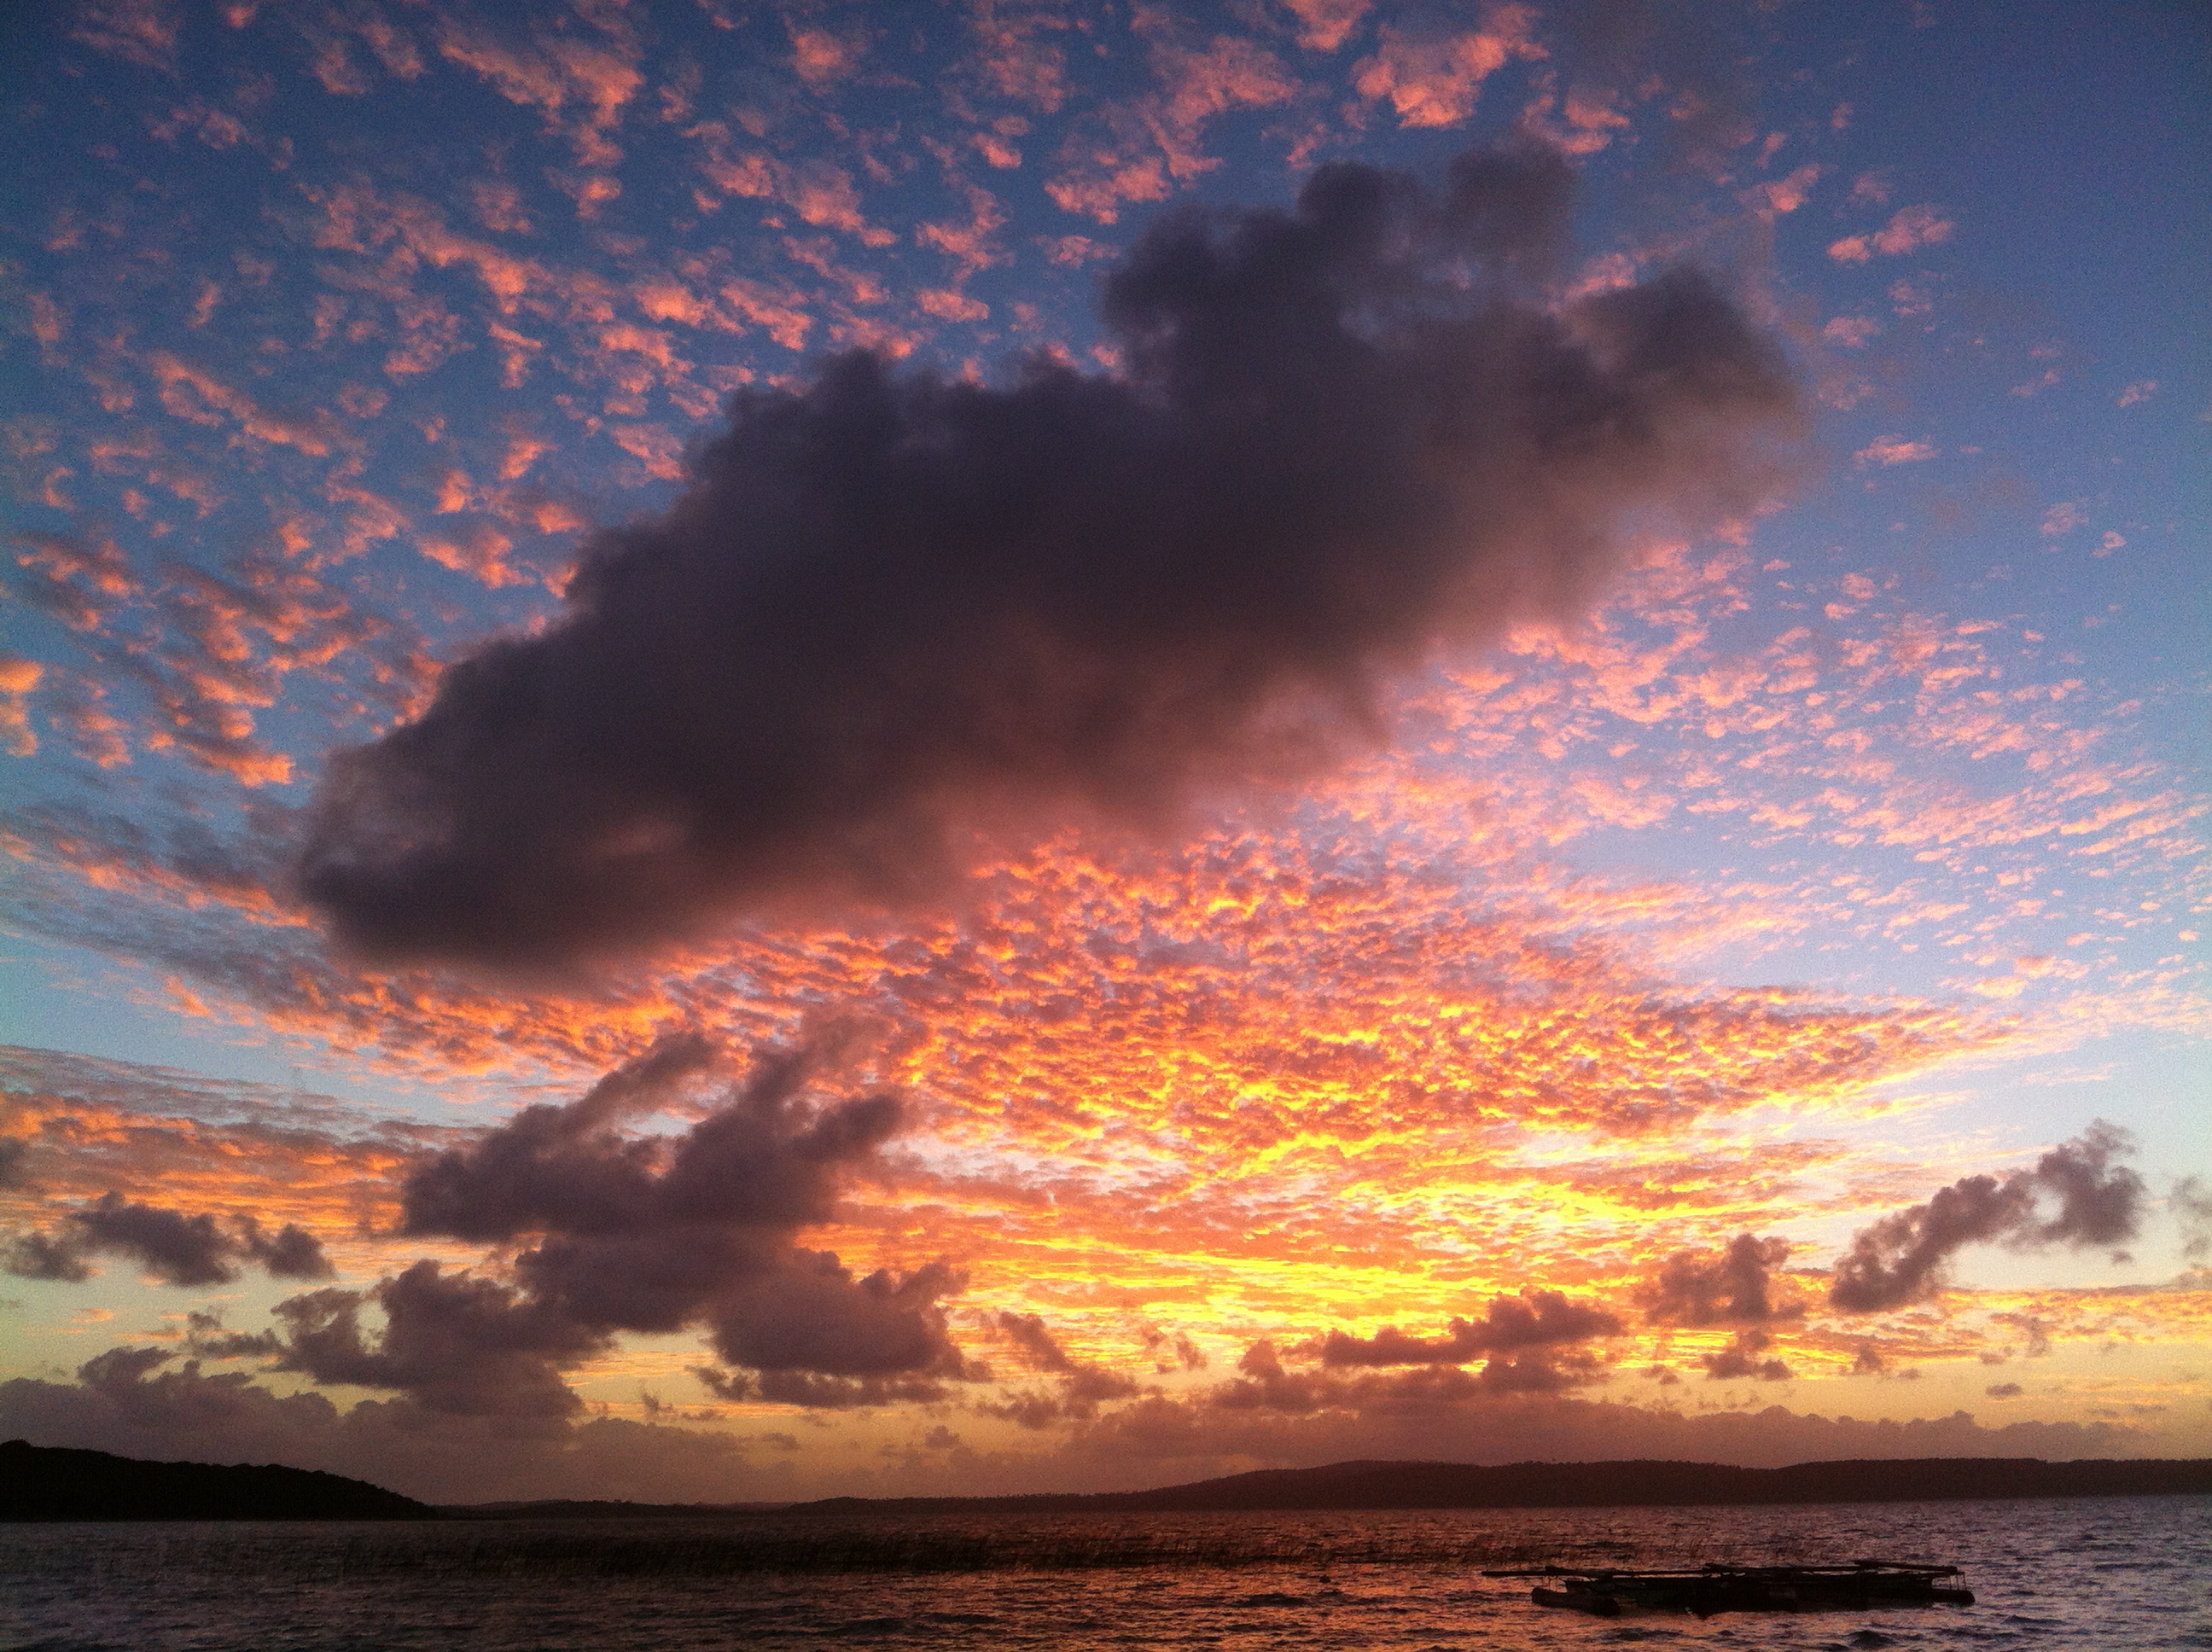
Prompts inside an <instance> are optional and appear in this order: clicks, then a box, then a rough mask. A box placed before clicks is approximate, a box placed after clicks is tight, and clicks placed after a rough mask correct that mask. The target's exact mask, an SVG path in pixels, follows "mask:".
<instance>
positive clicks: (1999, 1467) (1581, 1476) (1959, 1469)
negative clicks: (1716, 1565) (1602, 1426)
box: [791, 1457, 2212, 1514]
mask: <svg viewBox="0 0 2212 1652" xmlns="http://www.w3.org/2000/svg"><path fill="white" fill-rule="evenodd" d="M2208 1492H2212V1459H2208V1458H2132V1459H2130V1458H2108V1457H2107V1458H2084V1459H2081V1460H2079V1461H2072V1462H2045V1461H2043V1460H2042V1459H2040V1458H2036V1457H1911V1458H1899V1459H1887V1460H1884V1459H1875V1458H1847V1459H1844V1460H1841V1461H1833V1462H1811V1463H1793V1464H1791V1465H1790V1467H1786V1468H1739V1467H1734V1466H1733V1465H1730V1464H1727V1463H1690V1462H1663V1461H1646V1460H1630V1461H1609V1462H1584V1463H1575V1462H1567V1463H1559V1462H1526V1463H1505V1464H1502V1465H1498V1466H1496V1467H1485V1466H1482V1465H1480V1464H1475V1463H1437V1462H1344V1463H1331V1464H1329V1465H1328V1467H1324V1468H1263V1469H1258V1470H1255V1471H1254V1472H1253V1473H1249V1474H1231V1475H1228V1476H1226V1477H1225V1478H1224V1479H1211V1480H1194V1481H1192V1482H1190V1483H1189V1484H1188V1485H1167V1486H1162V1487H1160V1488H1158V1490H1156V1491H1106V1492H1091V1493H1064V1494H1045V1495H1039V1496H1030V1497H880V1498H870V1497H830V1498H827V1499H824V1500H823V1501H821V1502H817V1503H799V1504H795V1505H793V1509H792V1510H791V1512H816V1511H818V1512H821V1513H825V1514H826V1513H846V1512H860V1511H861V1510H866V1509H877V1510H882V1511H884V1512H885V1513H892V1512H896V1513H915V1514H920V1513H929V1512H935V1511H938V1510H944V1511H945V1512H948V1513H950V1512H956V1511H959V1512H981V1511H985V1510H992V1509H1002V1510H1006V1511H1007V1512H1031V1513H1067V1514H1085V1513H1090V1514H1112V1513H1121V1512H1126V1513H1131V1514H1138V1513H1161V1514H1166V1513H1174V1512H1177V1511H1182V1510H1191V1511H1212V1510H1219V1511H1229V1510H1238V1509H1253V1510H1273V1511H1285V1510H1292V1509H1577V1508H1608V1507H1624V1506H1626V1507H1639V1506H1640V1507H1661V1506H1665V1507H1685V1506H1687V1507H1717V1506H1724V1505H1728V1504H1741V1503H1921V1502H1929V1501H1936V1500H1942V1499H1972V1498H1984V1497H1999V1498H2011V1497H2166V1496H2173V1495H2177V1494H2188V1493H2197V1494H2203V1493H2208Z"/></svg>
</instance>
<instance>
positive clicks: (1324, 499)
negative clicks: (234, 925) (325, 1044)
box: [297, 151, 1797, 967]
mask: <svg viewBox="0 0 2212 1652" xmlns="http://www.w3.org/2000/svg"><path fill="white" fill-rule="evenodd" d="M1569 184H1570V174H1569V173H1568V171H1567V169H1566V167H1565V164H1564V163H1563V162H1562V161H1559V160H1558V159H1557V158H1556V157H1554V156H1552V155H1547V154H1545V153H1542V152H1533V151H1523V152H1515V153H1510V154H1488V155H1470V156H1468V157H1466V158H1464V159H1463V160H1462V161H1460V162H1459V163H1458V164H1457V166H1456V167H1455V168H1454V169H1453V170H1452V173H1451V174H1450V178H1449V184H1448V185H1447V186H1446V187H1444V188H1443V189H1442V190H1441V191H1427V190H1425V189H1424V188H1423V187H1421V186H1420V185H1418V184H1417V183H1416V182H1415V181H1414V180H1413V179H1410V178H1408V177H1406V176H1404V175H1402V174H1399V173H1390V172H1384V171H1378V170H1375V169H1372V168H1369V167H1356V166H1348V165H1338V166H1330V167H1323V168H1322V169H1321V170H1320V171H1318V172H1317V173H1315V175H1314V176H1313V178H1312V179H1310V181H1309V182H1308V184H1307V185H1306V186H1305V188H1304V191H1302V193H1301V194H1300V196H1299V198H1298V202H1297V207H1296V209H1295V210H1291V211H1287V212H1286V211H1280V210H1212V211H1208V210H1185V211H1182V212H1177V213H1173V214H1170V215H1168V216H1164V217H1163V218H1162V219H1160V220H1159V221H1158V222H1156V223H1155V224H1154V226H1153V227H1152V228H1151V229H1150V230H1149V231H1148V232H1147V233H1146V234H1145V235H1144V236H1143V237H1142V238H1141V239H1140V240H1139V243H1138V245H1137V246H1136V247H1135V249H1134V250H1133V252H1132V253H1131V254H1130V256H1129V257H1128V258H1127V261H1126V262H1125V263H1124V264H1122V265H1121V268H1119V269H1118V270H1116V271H1115V273H1114V274H1113V275H1112V276H1111V277H1110V278H1109V280H1108V281H1107V282H1106V283H1105V288H1104V296H1103V322H1104V325H1105V328H1106V331H1107V332H1108V334H1109V340H1110V343H1111V344H1112V347H1113V349H1115V351H1116V352H1117V354H1118V367H1117V369H1116V371H1115V373H1114V374H1112V375H1111V376H1102V375H1099V374H1085V373H1081V372H1079V371H1077V370H1075V369H1074V368H1073V367H1068V366H1066V365H1063V364H1060V363H1056V362H1054V361H1050V360H1047V359H1043V358H1041V357H1040V358H1035V359H1031V360H1029V361H1025V362H1024V363H1023V364H1022V365H1021V366H1020V367H1019V370H1018V373H1017V374H1015V375H1014V376H1013V377H1012V379H1011V380H1010V381H1008V382H1006V384H1004V385H1002V386H986V385H981V384H975V383H970V382H967V381H964V380H951V379H946V378H944V377H941V376H939V375H937V374H932V373H929V372H926V371H894V370H893V368H892V367H890V365H889V364H888V363H887V362H886V361H884V360H883V359H881V358H879V357H878V356H875V355H868V354H866V353H860V354H849V355H842V356H840V357H837V358H835V359H833V360H830V361H827V362H825V363H824V364H823V366H822V367H821V368H820V370H819V371H818V372H817V374H816V375H815V377H814V378H813V379H812V380H811V382H810V383H808V384H806V385H805V386H803V387H799V388H795V389H782V390H765V389H763V390H755V391H748V392H743V393H741V394H740V395H739V396H738V398H736V400H735V401H734V403H733V404H732V409H731V415H730V423H729V428H727V429H726V431H725V432H724V433H723V434H720V436H718V437H717V438H715V439H714V440H712V441H711V442H709V443H708V444H707V445H706V446H704V447H703V448H702V450H701V451H700V452H698V453H697V454H696V458H695V459H694V461H693V466H692V479H691V483H690V487H689V489H688V490H687V491H686V492H685V493H684V495H683V496H682V497H681V498H679V499H678V501H677V502H676V503H675V504H674V505H673V506H672V507H670V509H669V510H668V511H667V513H665V515H663V516H661V517H659V518H658V519H653V520H648V521H643V522H641V523H638V524H635V525H630V526H628V527H624V528H621V529H617V530H612V531H607V532H605V533H603V534H601V535H600V536H599V538H598V539H597V540H596V541H595V542H594V543H593V544H592V546H591V547H590V549H589V550H588V552H587V554H586V556H585V558H584V560H583V562H582V565H581V567H580V569H579V571H578V573H577V575H576V577H575V580H574V583H573V584H572V585H571V586H570V587H569V589H568V610H567V612H566V613H565V614H564V615H563V616H562V617H561V618H560V619H559V620H558V621H557V622H556V623H555V624H553V625H552V626H551V627H550V628H549V629H546V630H545V631H544V632H543V633H542V634H539V635H532V636H528V637H513V638H508V639H505V640H501V641H496V642H494V643H492V644H491V645H489V646H488V647H485V648H483V650H482V651H481V652H479V653H477V654H476V655H474V656H473V657H472V658H470V659H465V660H464V661H462V662H461V663H460V664H459V665H457V666H455V667H454V668H453V670H452V671H448V672H447V675H446V676H445V677H444V678H443V679H442V681H441V684H440V688H439V692H438V695H437V698H436V700H435V702H434V703H433V704H432V706H431V707H430V708H429V709H428V711H427V712H426V713H424V714H422V716H421V717H420V718H419V719H417V720H416V721H414V722H412V723H410V724H407V725H405V726H402V727H400V728H398V729H396V730H394V731H393V732H391V733H390V734H388V735H386V737H385V738H382V739H380V740H379V741H377V742H376V743H375V744H371V745H368V746H366V747H362V748H359V749H356V750H349V751H345V752H342V753H339V754H337V756H335V757H334V758H333V759H332V761H331V765H330V768H329V771H328V773H327V774H326V776H325V780H324V783H323V786H322V788H321V790H320V792H319V794H318V797H317V799H316V803H315V806H314V808H313V811H312V815H311V818H310V823H309V826H308V829H307V835H306V838H305V841H304V847H303V849H302V851H301V856H300V859H299V861H298V864H297V877H298V882H299V884H300V886H301V889H302V890H304V891H305V893H306V895H307V897H308V898H309V899H310V900H311V901H312V902H313V903H314V904H315V905H316V906H317V907H318V908H319V909H320V910H321V911H322V912H323V913H324V914H325V916H326V917H327V918H328V920H329V921H330V924H331V928H332V930H333V931H334V932H335V933H336V934H337V937H338V938H341V939H342V940H343V941H344V942H346V943H348V944H351V945H352V946H354V947H356V948H358V949H361V950H362V951H366V952H367V953H368V954H371V955H373V956H378V957H417V958H422V957H450V958H459V959H474V960H480V961H490V962H493V963H503V964H506V965H509V966H524V967H528V966H551V965H557V964H559V963H565V962H569V961H573V960H575V959H578V958H580V957H588V956H591V955H593V954H595V953H601V952H608V951H623V950H628V949H635V948H638V947H642V946H649V945H651V944H653V943H655V942H658V941H662V940H665V939H667V938H671V937H679V936H682V935H684V934H686V933H688V932H694V931H696V930H698V929H700V928H702V926H707V925H708V924H710V923H712V922H714V921H715V920H717V919H718V918H719V917H721V916H723V915H726V914H727V913H728V912H729V911H731V910H732V909H733V908H746V907H752V906H757V905H759V904H761V903H763V902H775V900H777V899H779V898H781V896H785V895H787V894H791V893H794V892H804V893H807V894H810V895H813V894H819V893H822V892H824V891H829V892H834V893H836V894H838V895H841V896H862V897H866V898H882V899H894V900H896V899H899V898H904V897H910V896H915V894H917V893H918V892H920V891H922V890H926V889H927V888H929V887H932V886H933V884H936V883H937V882H938V881H939V880H940V879H942V878H945V877H947V876H950V875H951V874H953V873H955V872H957V870H958V868H959V865H960V863H961V859H962V850H961V847H960V846H961V844H962V843H963V841H970V840H969V839H967V838H966V836H965V835H966V834H967V833H968V832H969V831H970V829H976V828H984V829H996V828H998V827H1001V826H1004V825H1006V824H1008V823H1010V822H1012V823H1018V822H1023V821H1032V820H1034V818H1036V817H1038V816H1039V815H1040V814H1041V813H1042V812H1051V813H1065V812H1066V811H1074V812H1075V813H1077V814H1078V815H1083V814H1086V813H1097V814H1103V816H1105V817H1110V818H1115V819H1120V820H1125V821H1126V820H1135V821H1139V822H1158V821H1160V820H1163V819H1164V818H1165V817H1167V816H1168V814H1169V813H1170V811H1172V809H1173V807H1174V806H1175V805H1176V803H1177V802H1178V801H1180V800H1181V799H1184V798H1186V797H1187V796H1188V795H1189V794H1190V793H1191V792H1192V791H1193V790H1194V788H1195V787H1200V786H1212V785H1217V784H1231V783H1235V782H1237V781H1239V780H1246V779H1249V778H1252V777H1254V776H1257V775H1267V774H1273V775H1280V774H1291V773H1295V772H1299V771H1301V770H1303V769H1305V768H1310V766H1312V765H1313V764H1315V763H1316V762H1322V761H1324V760H1326V759H1327V758H1328V756H1330V755H1332V754H1333V753H1334V751H1336V750H1339V749H1340V748H1341V747H1342V746H1343V745H1344V744H1345V743H1346V740H1348V739H1364V738H1371V737H1372V736H1373V734H1374V733H1375V732H1376V717H1375V707H1376V701H1377V693H1378V689H1379V687H1380V685H1381V683H1382V682H1383V679H1384V678H1385V677H1387V676H1388V674H1389V673H1391V672H1393V671H1398V670H1400V669H1401V668H1404V667H1407V666H1409V665H1413V664H1414V663H1416V662H1417V661H1418V660H1419V659H1420V658H1421V657H1422V656H1423V655H1424V654H1425V652H1426V651H1427V650H1428V649H1429V648H1431V647H1432V646H1435V645H1437V644H1438V643H1465V642H1469V641H1480V640H1481V639H1482V638H1484V637H1486V636H1487V635H1492V634H1493V633H1494V632H1495V631H1496V630H1497V629H1498V628H1499V627H1500V626H1501V625H1502V624H1504V623H1506V622H1507V621H1508V620H1510V619H1511V618H1513V617H1515V616H1528V615H1531V614H1534V613H1539V612H1560V611H1564V610H1567V609H1569V608H1571V606H1572V605H1573V604H1575V603H1576V602H1577V600H1578V599H1579V598H1580V597H1581V596H1582V595H1583V593H1585V592H1587V591H1588V589H1589V587H1590V586H1592V585H1593V583H1594V582H1595V580H1598V579H1599V578H1600V577H1601V575H1602V574H1604V573H1605V572H1606V571H1607V570H1608V569H1609V568H1611V567H1613V564H1614V563H1615V562H1616V561H1617V559H1618V557H1619V556H1620V554H1621V551H1622V550H1623V548H1624V546H1625V545H1626V544H1627V543H1629V542H1630V541H1632V540H1635V539H1638V538H1644V537H1647V536H1650V535H1654V534H1665V533H1677V532H1681V533H1695V532H1697V531H1701V530H1703V529H1705V528H1708V527H1710V526H1711V525H1714V524H1716V523H1717V522H1718V521H1720V520H1723V519H1727V518H1729V517H1730V516H1733V515H1735V514H1737V513H1741V512H1744V511H1746V510H1747V509H1749V508H1752V507H1754V506H1756V505H1757V504H1758V503H1759V501H1761V500H1762V499H1764V498H1765V497H1766V496H1767V495H1769V494H1770V493H1771V490H1772V488H1773V485H1774V483H1775V482H1776V480H1777V477H1778V474H1779V460H1778V454H1779V453H1780V452H1782V451H1783V450H1784V448H1785V447H1786V446H1787V445H1788V444H1789V443H1790V441H1791V440H1793V439H1794V436H1795V434H1796V427H1797V401H1796V392H1795V389H1794V386H1793V383H1792V380H1791V376H1790V373H1789V371H1788V370H1787V368H1786V367H1785V365H1784V361H1783V360H1782V357H1781V355H1780V354H1779V353H1778V349H1777V348H1776V346H1775V345H1774V343H1772V342H1771V340H1770V338H1769V337H1768V336H1767V335H1766V334H1765V332H1764V331H1761V330H1760V329H1759V327H1757V326H1755V325H1753V323H1752V322H1751V321H1749V320H1748V319H1747V318H1746V316H1745V314H1744V313H1743V312H1742V311H1741V309H1739V308H1738V307H1737V306H1736V305H1735V303H1734V302H1732V301H1730V299H1729V297H1728V296H1726V295H1724V294H1723V291H1722V290H1721V289H1720V288H1719V287H1718V286H1717V284H1716V283H1715V282H1714V281H1713V280H1711V278H1709V277H1707V276H1704V275H1701V274H1699V273H1697V272H1696V271H1693V270H1688V269H1674V270H1668V271H1666V272H1663V273H1662V274H1659V275H1657V276H1654V277H1653V278H1651V279H1650V280H1648V281H1646V282H1644V283H1642V284H1641V285H1636V286H1631V287H1626V288H1620V289H1617V290H1611V291H1603V292H1598V293H1595V294H1589V295H1582V296H1579V297H1576V298H1573V299H1571V300H1567V299H1563V298H1561V297H1560V296H1559V295H1558V294H1557V293H1555V292H1551V291H1547V290H1545V289H1541V288H1539V287H1538V286H1537V285H1535V284H1534V282H1535V278H1537V277H1540V276H1542V275H1543V274H1544V273H1545V272H1546V271H1547V270H1548V269H1550V268H1551V267H1553V265H1555V264H1558V262H1559V256H1560V252H1561V249H1562V246H1563V244H1564V237H1563V229H1564V226H1565V222H1566V214H1567V210H1568V204H1569V203H1568V197H1569V194H1570V189H1569Z"/></svg>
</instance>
